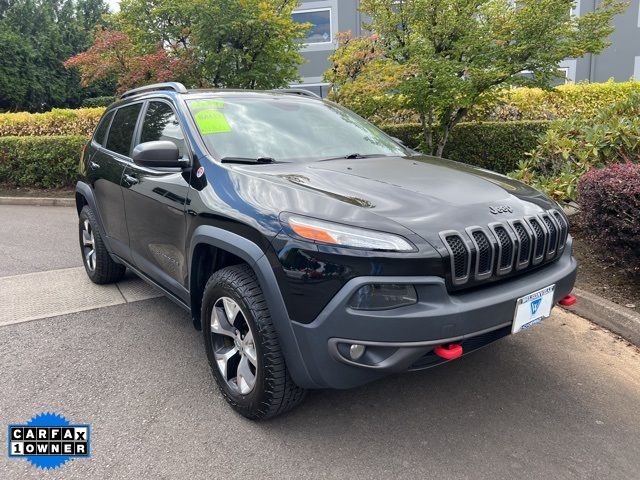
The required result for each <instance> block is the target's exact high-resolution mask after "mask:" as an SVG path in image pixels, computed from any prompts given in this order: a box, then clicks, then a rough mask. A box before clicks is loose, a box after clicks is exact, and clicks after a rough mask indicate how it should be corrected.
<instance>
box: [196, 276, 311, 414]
mask: <svg viewBox="0 0 640 480" xmlns="http://www.w3.org/2000/svg"><path fill="white" fill-rule="evenodd" d="M202 319H203V333H204V341H205V348H206V351H207V357H208V359H209V364H210V366H211V369H212V371H213V375H214V377H215V379H216V382H217V384H218V386H219V388H220V390H221V392H222V394H223V396H224V397H225V399H226V400H227V402H228V403H229V404H230V405H231V406H232V407H233V408H234V409H235V410H236V411H238V412H239V413H240V414H242V415H244V416H245V417H247V418H250V419H256V420H257V419H266V418H270V417H274V416H276V415H279V414H281V413H284V412H286V411H288V410H290V409H292V408H293V407H295V406H296V405H298V404H299V403H300V402H301V401H302V400H303V398H304V394H305V390H303V389H302V388H300V387H298V386H297V385H296V384H295V383H294V382H293V380H292V379H291V376H290V375H289V372H288V370H287V366H286V364H285V360H284V356H283V354H282V350H281V349H280V345H279V342H278V336H277V334H276V331H275V328H274V326H273V323H272V321H271V316H270V314H269V310H268V308H267V305H266V302H265V299H264V296H263V294H262V290H261V289H260V286H259V284H258V281H257V279H256V277H255V273H254V272H253V270H252V269H251V268H250V267H249V266H248V265H236V266H233V267H227V268H224V269H222V270H219V271H218V272H216V273H214V274H213V275H212V276H211V278H210V279H209V281H208V282H207V285H206V287H205V291H204V295H203V299H202Z"/></svg>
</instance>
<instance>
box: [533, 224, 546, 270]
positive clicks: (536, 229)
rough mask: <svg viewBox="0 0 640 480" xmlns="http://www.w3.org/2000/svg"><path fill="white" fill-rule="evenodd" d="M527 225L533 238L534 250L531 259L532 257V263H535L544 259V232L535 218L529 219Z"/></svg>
mask: <svg viewBox="0 0 640 480" xmlns="http://www.w3.org/2000/svg"><path fill="white" fill-rule="evenodd" d="M529 225H531V228H532V229H533V234H534V236H535V238H534V242H535V245H536V250H535V253H534V255H533V257H534V263H537V262H539V261H540V260H541V259H542V258H543V257H544V248H545V244H546V235H545V233H544V230H543V229H542V226H541V225H540V222H538V220H536V219H535V218H530V219H529ZM536 260H537V262H536Z"/></svg>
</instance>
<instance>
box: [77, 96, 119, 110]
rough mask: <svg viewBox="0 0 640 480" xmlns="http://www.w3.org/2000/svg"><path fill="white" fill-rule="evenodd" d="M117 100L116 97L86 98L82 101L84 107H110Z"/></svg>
mask: <svg viewBox="0 0 640 480" xmlns="http://www.w3.org/2000/svg"><path fill="white" fill-rule="evenodd" d="M115 101H116V97H94V98H85V99H84V100H83V101H82V108H96V107H108V106H109V105H111V104H112V103H113V102H115Z"/></svg>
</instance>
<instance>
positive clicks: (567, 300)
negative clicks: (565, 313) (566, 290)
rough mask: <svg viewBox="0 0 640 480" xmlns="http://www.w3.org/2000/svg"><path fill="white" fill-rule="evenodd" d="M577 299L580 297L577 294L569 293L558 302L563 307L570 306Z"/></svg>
mask: <svg viewBox="0 0 640 480" xmlns="http://www.w3.org/2000/svg"><path fill="white" fill-rule="evenodd" d="M577 301H578V299H577V298H576V297H575V295H567V296H566V297H563V298H561V299H560V301H559V302H558V303H559V304H560V305H562V306H563V307H570V306H571V305H575V304H576V302H577Z"/></svg>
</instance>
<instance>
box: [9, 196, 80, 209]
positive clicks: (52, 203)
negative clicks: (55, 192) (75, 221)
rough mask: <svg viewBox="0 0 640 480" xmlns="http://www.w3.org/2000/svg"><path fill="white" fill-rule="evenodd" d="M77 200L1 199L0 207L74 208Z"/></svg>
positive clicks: (45, 198) (63, 198) (52, 198)
mask: <svg viewBox="0 0 640 480" xmlns="http://www.w3.org/2000/svg"><path fill="white" fill-rule="evenodd" d="M75 204H76V200H75V198H68V197H60V198H56V197H0V205H38V206H42V207H73V206H75Z"/></svg>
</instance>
